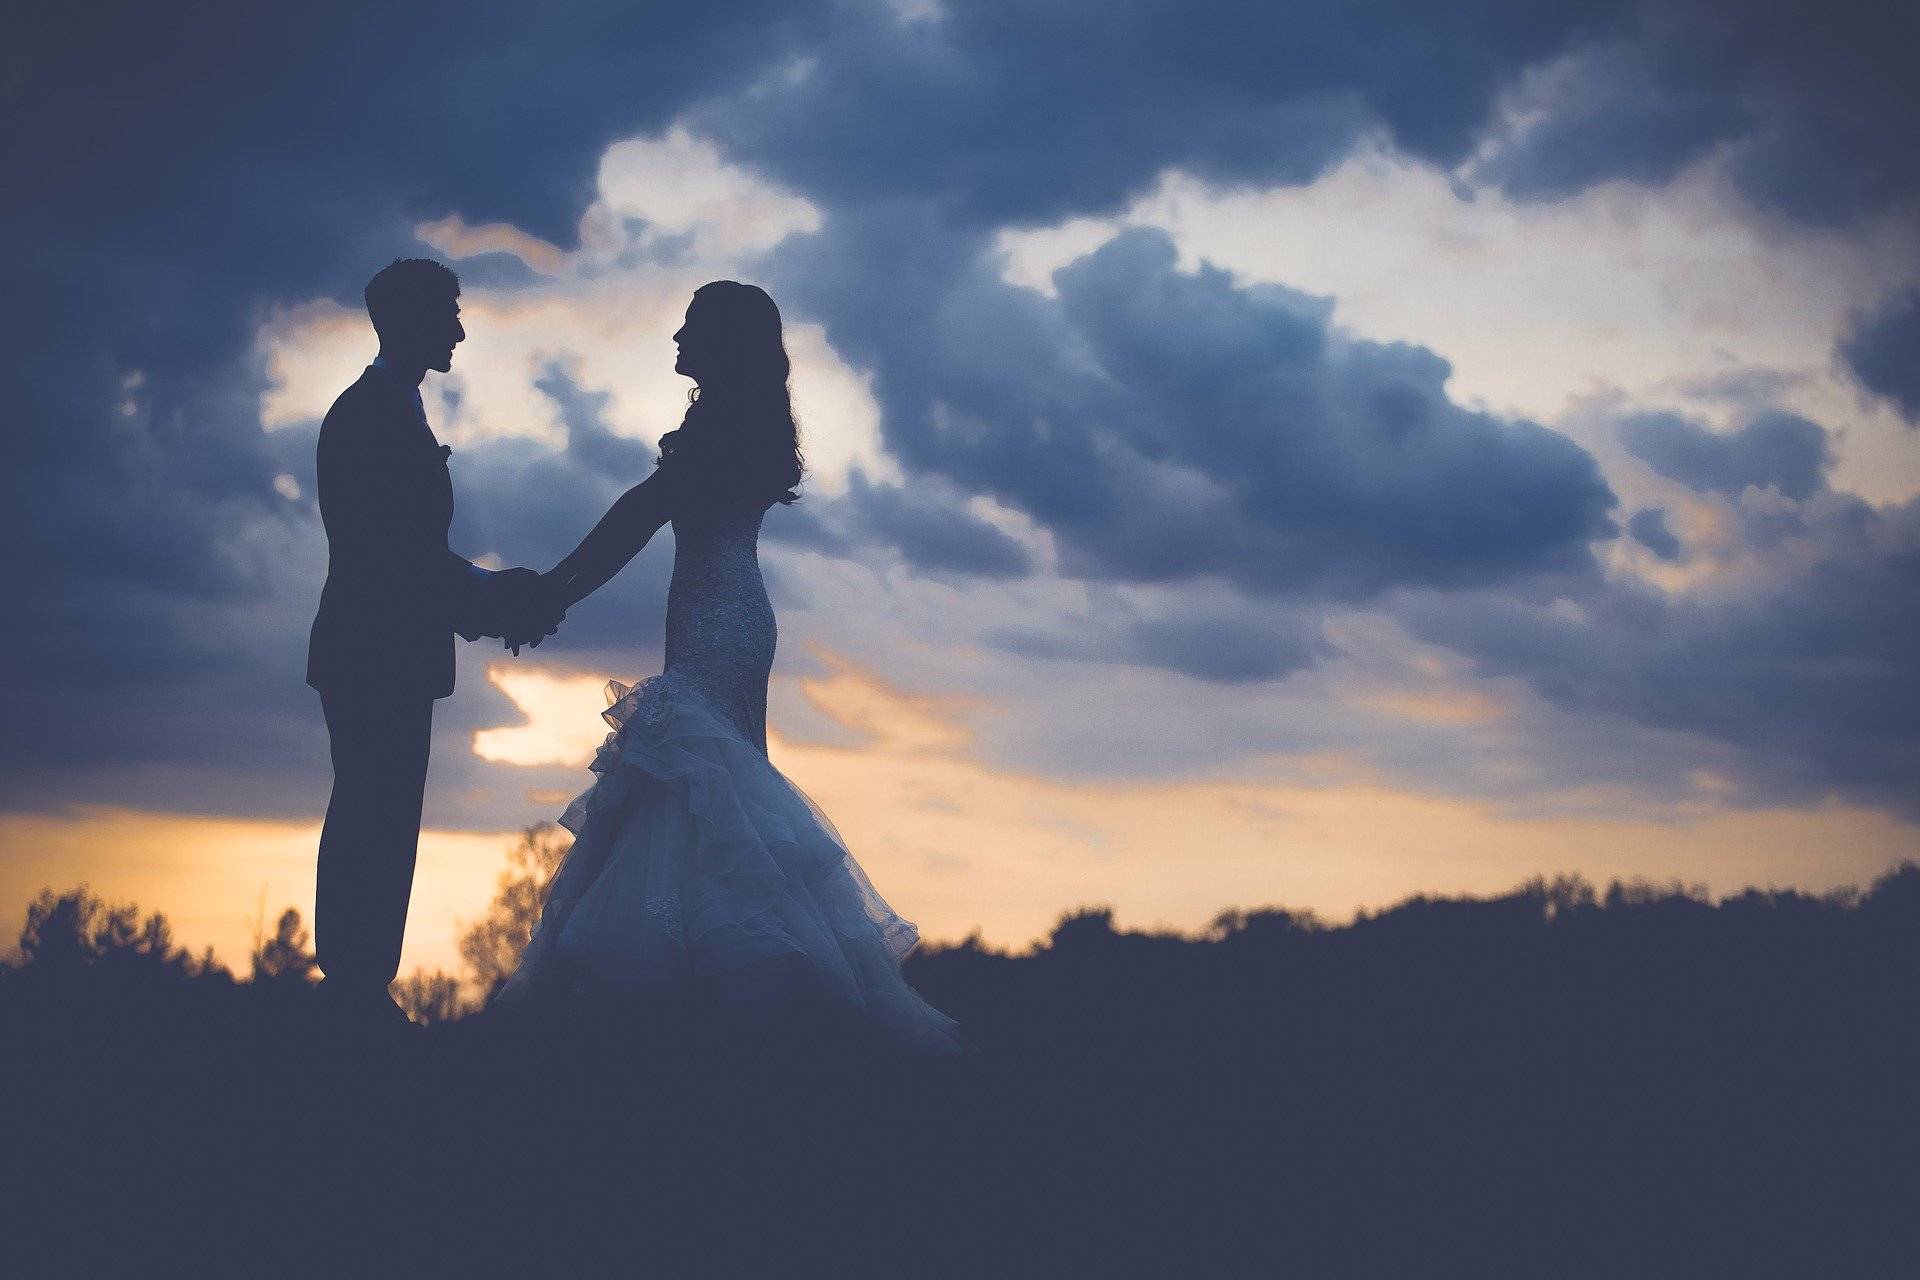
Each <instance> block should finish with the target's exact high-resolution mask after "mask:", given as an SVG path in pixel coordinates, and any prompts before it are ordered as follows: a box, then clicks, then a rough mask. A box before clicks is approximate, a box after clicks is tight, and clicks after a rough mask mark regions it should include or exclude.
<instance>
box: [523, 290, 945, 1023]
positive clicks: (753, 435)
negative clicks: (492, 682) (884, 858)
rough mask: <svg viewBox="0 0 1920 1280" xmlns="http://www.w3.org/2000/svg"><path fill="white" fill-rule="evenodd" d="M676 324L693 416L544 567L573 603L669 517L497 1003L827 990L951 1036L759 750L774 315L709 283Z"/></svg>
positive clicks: (780, 469)
mask: <svg viewBox="0 0 1920 1280" xmlns="http://www.w3.org/2000/svg"><path fill="white" fill-rule="evenodd" d="M673 336H674V341H675V343H676V344H678V346H679V350H680V354H679V359H678V360H677V361H676V362H675V364H674V370H675V372H677V373H681V374H684V375H685V376H687V377H689V378H692V379H693V380H694V382H695V383H696V384H697V386H696V389H695V391H694V392H693V394H692V396H691V397H690V403H689V405H688V408H687V412H686V417H685V419H684V420H683V421H682V422H681V424H680V426H679V428H678V429H677V430H674V431H670V432H668V433H667V434H666V435H665V436H664V437H662V439H661V441H660V461H659V465H658V467H657V469H656V470H655V471H654V472H653V474H652V475H650V476H649V477H648V478H647V479H646V480H644V481H642V482H641V483H640V484H638V485H636V486H635V487H633V488H632V489H630V490H628V491H627V492H626V493H625V494H624V495H622V496H621V498H620V499H619V501H617V502H615V503H614V504H613V507H612V508H611V509H610V510H609V511H608V512H607V514H606V515H605V516H604V517H603V518H602V519H601V520H600V522H599V524H597V525H596V526H594V528H593V531H592V532H590V533H589V534H588V535H587V536H586V538H585V539H584V540H583V541H582V542H581V543H580V545H579V546H578V547H577V548H575V549H574V551H573V553H572V554H571V555H569V556H568V557H567V558H566V559H565V560H562V561H561V562H560V563H559V564H558V565H557V566H555V567H554V569H553V570H552V571H551V572H550V573H547V574H544V575H542V582H543V584H544V587H545V590H546V592H547V593H548V594H549V596H550V598H551V600H552V602H553V605H554V608H555V610H556V611H557V610H558V609H560V608H564V607H569V606H571V605H572V604H574V603H575V602H576V601H579V600H580V599H582V598H584V597H585V596H587V595H589V594H590V593H592V592H593V591H594V590H596V589H597V588H599V587H600V586H601V585H602V584H603V583H605V582H606V581H607V580H608V579H609V578H611V577H613V575H614V574H615V573H617V572H619V570H620V569H621V568H622V567H623V566H624V565H625V564H626V563H627V562H628V561H629V560H631V559H632V558H633V557H634V555H635V554H637V553H638V552H639V551H640V549H641V548H642V547H644V546H645V545H646V544H647V542H648V540H649V539H650V538H652V537H653V535H654V533H656V532H657V531H658V530H659V529H660V527H661V526H662V525H664V524H667V523H669V522H670V523H671V524H672V525H673V529H674V556H673V580H672V583H671V585H670V587H669V589H668V592H667V620H666V632H667V634H666V662H665V669H664V670H663V671H662V672H661V673H660V674H659V675H657V676H653V677H650V678H648V679H646V680H642V681H640V682H639V683H638V684H635V685H632V686H628V685H622V684H620V683H618V682H613V683H610V684H609V685H608V694H609V697H610V699H611V701H612V705H611V706H610V707H609V708H608V710H607V711H606V712H605V713H604V714H605V717H606V719H607V721H608V722H609V723H610V724H612V725H613V732H612V733H611V734H609V735H608V737H607V740H606V742H605V744H604V745H603V746H602V747H601V748H600V752H599V755H598V757H597V758H596V759H595V760H594V761H593V765H592V768H593V772H594V773H595V774H596V775H598V776H597V778H596V780H595V781H594V783H593V785H592V786H591V787H589V788H588V789H587V790H586V792H584V793H583V794H582V795H581V796H580V797H579V798H578V799H576V800H575V801H574V802H573V803H572V805H570V806H569V807H568V808H567V810H566V812H565V814H564V815H563V816H562V817H561V819H560V821H561V824H562V825H563V826H565V827H566V828H567V829H568V830H570V831H572V832H573V834H574V843H573V848H572V850H571V852H570V853H569V854H568V855H567V857H566V860H565V861H564V862H563V863H562V864H561V866H560V868H559V870H558V871H557V872H556V874H555V876H554V879H553V883H552V887H551V888H550V890H549V891H548V896H547V900H546V904H545V906H544V908H543V910H542V913H541V917H540V920H539V923H538V924H537V925H536V927H535V929H534V932H533V938H532V941H531V942H530V943H529V944H528V946H527V949H526V952H525V953H524V955H523V956H522V958H521V961H520V964H519V967H518V968H517V969H516V971H515V972H514V973H513V975H512V976H511V977H510V978H509V979H508V981H507V983H506V985H505V986H504V987H503V988H502V989H501V992H500V994H499V996H498V997H496V1003H501V1004H505V1005H536V1004H540V1003H542V1002H544V1001H547V1000H550V999H555V998H561V999H570V998H580V997H586V998H588V999H590V1000H594V1001H601V1002H604V1001H612V1002H614V1003H616V1004H618V1003H621V1002H625V1003H627V1004H629V1005H630V1007H632V1008H635V1009H639V1008H646V1007H650V1004H651V1002H655V1001H658V1002H662V1003H664V1004H676V1003H678V1004H684V1002H686V1001H689V1000H690V1001H692V1002H694V1003H695V1004H704V1005H708V1006H714V1005H724V1006H729V1007H732V1008H737V1009H751V1008H758V1007H773V1008H777V1009H780V1010H783V1011H789V1012H790V1011H791V1010H793V1009H794V1008H796V1007H812V1006H809V1005H806V1004H805V1003H804V1002H805V1001H808V1000H819V1001H821V1002H822V1007H824V1008H827V1009H830V1010H833V1011H836V1012H839V1013H852V1014H855V1015H857V1016H858V1019H859V1021H860V1022H861V1024H862V1025H865V1026H868V1027H877V1028H878V1029H879V1030H881V1031H883V1032H884V1033H886V1034H887V1036H888V1037H889V1038H892V1039H896V1040H898V1041H901V1042H904V1043H906V1044H907V1045H910V1046H912V1047H917V1048H926V1049H934V1050H941V1049H950V1048H954V1047H957V1044H958V1041H957V1035H956V1031H957V1027H956V1024H955V1023H954V1022H953V1020H952V1019H950V1018H948V1017H947V1016H946V1015H945V1014H943V1013H941V1012H940V1011H939V1010H937V1009H935V1008H933V1007H932V1006H931V1005H929V1004H928V1003H927V1002H926V1001H925V1000H923V999H921V997H920V996H919V994H918V993H917V992H915V991H914V990H913V988H912V987H910V986H909V985H908V984H907V982H906V980H905V978H904V977H903V976H902V975H901V972H900V963H901V961H902V960H904V959H905V958H906V956H907V954H908V953H909V952H910V951H911V950H912V949H913V947H914V946H915V945H916V944H917V942H918V940H919V931H918V930H917V929H916V928H915V927H914V926H913V925H912V924H910V923H909V922H908V921H906V920H904V919H902V918H901V917H900V916H899V915H897V914H895V913H894V911H893V910H892V909H891V908H890V907H888V905H887V904H886V903H885V902H884V901H882V900H881V898H880V895H879V894H878V893H877V892H876V891H875V890H874V887H873V885H872V883H871V882H870V881H869V880H868V879H867V877H866V874H865V873H864V872H862V871H861V869H860V867H859V865H858V864H857V863H856V862H855V861H854V860H853V856H852V855H851V854H850V853H849V852H848V851H847V847H846V845H845V843H844V842H843V841H842V840H841V838H840V835H839V833H838V832H837V831H836V830H835V829H834V827H833V824H832V822H831V821H829V820H828V818H827V816H826V815H825V814H824V813H822V812H821V811H820V809H819V807H818V806H817V805H815V804H814V803H813V802H812V801H811V800H810V799H809V798H808V797H807V796H806V795H805V793H803V792H802V791H801V790H800V789H799V788H798V787H796V786H795V785H794V784H793V783H791V782H789V781H788V780H787V778H786V777H785V776H784V775H782V774H781V773H780V772H779V770H777V769H775V768H774V766H773V764H772V762H771V761H769V760H768V758H767V677H768V674H769V672H770V671H771V669H772V666H773V653H774V638H775V626H774V617H773V608H772V606H771V604H770V603H769V602H768V600H767V592H766V586H765V584H764V583H763V581H762V579H761V576H760V562H759V556H758V549H757V543H758V539H759V535H760V522H761V518H762V517H763V516H764V515H765V513H766V511H767V508H768V507H769V506H771V505H772V504H773V503H775V502H783V503H790V502H793V501H796V500H797V497H798V495H797V494H796V493H795V492H794V487H795V486H796V485H797V484H798V483H799V481H800V475H801V457H800V451H799V447H798V439H797V432H796V429H795V426H794V420H793V408H792V403H791V400H790V398H789V395H788V390H787V377H788V371H789V369H788V361H787V353H786V348H785V344H784V342H783V340H782V335H781V325H780V312H779V309H778V308H776V307H775V306H774V303H773V299H772V298H770V297H768V296H767V294H766V293H765V292H764V291H762V290H760V289H758V288H755V287H754V286H752V285H746V284H739V283H736V282H734V281H731V280H721V281H716V282H714V283H712V284H708V285H704V286H702V287H701V288H700V289H699V290H697V291H696V292H695V293H694V295H693V301H692V303H691V304H690V305H689V306H688V308H687V315H686V323H685V324H684V325H683V326H682V327H681V328H680V330H679V332H677V333H675V334H674V335H673ZM506 639H507V642H508V643H509V644H518V643H530V642H532V641H533V640H535V639H537V636H534V635H531V634H529V635H528V636H524V637H522V636H512V635H510V636H508V637H506Z"/></svg>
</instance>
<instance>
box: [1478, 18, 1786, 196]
mask: <svg viewBox="0 0 1920 1280" xmlns="http://www.w3.org/2000/svg"><path fill="white" fill-rule="evenodd" d="M1677 56H1678V55H1677V51H1675V50H1673V49H1661V48H1651V47H1649V46H1648V45H1645V44H1638V43H1627V42H1619V43H1613V44H1607V45H1602V46H1599V47H1594V48H1590V49H1587V50H1583V51H1582V52H1581V53H1580V54H1579V56H1577V57H1575V58H1573V59H1571V60H1569V61H1568V62H1567V63H1565V64H1564V65H1563V67H1562V68H1561V69H1560V70H1561V73H1560V75H1559V76H1557V77H1555V78H1554V80H1553V83H1552V91H1553V101H1554V106H1553V107H1552V108H1551V109H1550V110H1549V112H1548V114H1547V115H1546V116H1545V117H1544V118H1543V119H1541V120H1539V121H1538V122H1537V123H1536V124H1534V125H1533V126H1532V127H1530V128H1528V129H1527V130H1526V132H1525V133H1524V134H1523V135H1521V136H1520V137H1519V138H1518V139H1517V140H1515V141H1514V142H1512V143H1511V144H1509V145H1506V146H1503V147H1501V148H1500V149H1499V150H1498V151H1496V152H1495V153H1494V154H1493V155H1492V156H1491V157H1489V158H1488V159H1487V160H1485V161H1484V162H1482V163H1480V164H1477V165H1475V166H1474V168H1473V176H1474V178H1475V179H1476V180H1478V181H1480V182H1490V183H1493V184H1495V185H1497V186H1500V187H1501V188H1503V189H1504V190H1506V191H1507V193H1508V194H1510V195H1514V196H1518V197H1520V198H1523V199H1532V200H1542V199H1557V198H1560V197H1563V196H1569V195H1574V194H1577V193H1579V192H1580V191H1582V190H1584V189H1585V188H1586V187H1588V186H1590V185H1592V184H1593V183H1595V182H1600V181H1604V180H1606V179H1609V178H1627V179H1631V180H1633V181H1636V182H1646V183H1661V182H1665V181H1666V180H1668V179H1669V178H1671V177H1672V176H1673V175H1674V174H1675V173H1676V172H1678V171H1679V170H1680V168H1681V167H1682V166H1683V165H1685V164H1686V163H1687V162H1688V161H1690V160H1692V159H1694V158H1695V157H1696V156H1698V155H1699V154H1700V152H1701V150H1702V149H1703V148H1705V147H1707V146H1709V145H1711V144H1712V143H1714V142H1716V141H1718V140H1720V139H1722V138H1725V137H1728V136H1729V135H1732V134H1735V133H1738V132H1740V131H1742V130H1744V129H1746V128H1748V127H1750V126H1751V124H1752V118H1751V116H1750V114H1749V113H1748V111H1746V110H1745V109H1744V108H1743V107H1742V105H1741V104H1740V103H1739V101H1738V100H1737V99H1735V98H1732V97H1729V96H1727V95H1726V94H1725V93H1723V92H1721V90H1720V89H1719V88H1718V87H1717V86H1715V85H1713V84H1710V83H1706V82H1704V81H1703V80H1701V79H1700V78H1698V77H1695V76H1691V75H1690V74H1689V70H1690V69H1689V68H1688V67H1686V66H1684V65H1679V66H1676V65H1671V64H1672V63H1673V61H1674V59H1675V58H1676V57H1677Z"/></svg>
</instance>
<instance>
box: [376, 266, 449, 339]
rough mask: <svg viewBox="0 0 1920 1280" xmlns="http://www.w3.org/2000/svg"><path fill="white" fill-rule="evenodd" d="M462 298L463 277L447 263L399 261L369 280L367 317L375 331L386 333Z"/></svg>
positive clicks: (385, 267)
mask: <svg viewBox="0 0 1920 1280" xmlns="http://www.w3.org/2000/svg"><path fill="white" fill-rule="evenodd" d="M459 296H460V277H459V276H457V275H455V274H453V269H452V268H451V267H449V266H447V265H446V264H445V263H444V262H435V261H434V260H433V259H432V258H400V259H397V260H395V261H393V262H390V263H388V264H387V265H386V266H384V267H382V268H380V270H379V271H377V272H376V273H374V277H373V279H371V280H369V281H367V293H366V298H367V315H368V317H369V318H370V319H372V321H373V327H374V331H375V332H377V333H384V332H386V330H387V328H388V326H389V325H398V326H402V327H404V326H405V324H406V323H407V321H408V320H409V319H411V318H413V317H416V316H420V315H422V314H425V313H426V312H427V311H428V310H430V309H431V308H432V307H434V306H435V305H436V304H438V303H442V302H448V301H451V300H452V299H454V298H457V297H459Z"/></svg>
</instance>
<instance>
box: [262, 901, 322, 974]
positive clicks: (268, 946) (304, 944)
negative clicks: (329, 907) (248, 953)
mask: <svg viewBox="0 0 1920 1280" xmlns="http://www.w3.org/2000/svg"><path fill="white" fill-rule="evenodd" d="M308 941H309V935H308V933H307V930H306V927H305V926H304V925H303V924H301V922H300V912H299V911H298V910H297V909H295V908H293V907H288V908H287V909H286V910H285V911H282V912H281V913H280V920H279V922H278V923H277V924H276V925H275V926H274V930H273V936H272V937H270V938H259V939H256V941H255V943H254V948H253V980H254V981H255V982H256V983H279V982H288V983H307V982H312V981H314V976H313V974H314V966H315V964H316V963H317V961H316V960H315V959H314V955H313V951H312V949H311V948H310V947H309V946H308Z"/></svg>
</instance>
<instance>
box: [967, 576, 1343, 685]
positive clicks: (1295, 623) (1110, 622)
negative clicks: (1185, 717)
mask: <svg viewBox="0 0 1920 1280" xmlns="http://www.w3.org/2000/svg"><path fill="white" fill-rule="evenodd" d="M1095 598H1096V601H1097V603H1098V605H1099V608H1098V611H1097V612H1093V613H1088V614H1082V615H1080V616H1077V617H1070V618H1065V619H1062V620H1060V621H1059V622H1057V623H1056V624H1055V625H1054V626H1053V627H1051V628H1050V629H1047V630H1040V629H1036V628H1031V627H1003V628H999V629H996V630H994V631H992V632H990V633H988V635H987V636H986V637H985V638H986V640H987V641H988V643H990V644H992V645H994V646H995V647H996V648H999V649H1001V650H1004V651H1005V652H1007V653H1012V654H1017V655H1019V656H1021V657H1026V658H1043V659H1048V660H1053V661H1075V662H1116V663H1130V664H1133V665H1136V666H1146V667H1159V668H1161V669H1163V670H1167V671H1177V672H1179V673H1180V674H1181V675H1187V676H1193V677H1194V678H1196V679H1199V680H1205V681H1208V682H1210V683H1213V684H1229V685H1231V684H1249V683H1255V682H1259V681H1264V680H1277V679H1281V678H1283V677H1285V676H1289V675H1292V674H1293V673H1294V672H1296V671H1303V670H1306V669H1307V668H1309V667H1312V666H1313V665H1315V664H1316V663H1317V662H1319V661H1320V660H1321V659H1323V658H1326V657H1328V656H1330V655H1331V654H1332V653H1333V646H1332V645H1331V644H1329V643H1328V642H1327V639H1326V636H1325V634H1324V633H1323V631H1322V629H1321V622H1320V619H1319V618H1318V617H1317V616H1316V615H1315V614H1314V613H1313V612H1312V611H1311V610H1297V609H1292V608H1288V607H1286V606H1276V605H1273V604H1256V603H1252V602H1247V601H1226V602H1223V601H1219V600H1213V601H1195V602H1191V603H1186V604H1183V605H1181V606H1180V607H1178V608H1176V609H1175V610H1172V611H1162V612H1141V611H1140V610H1139V609H1137V608H1135V607H1134V606H1132V605H1130V604H1128V603H1127V602H1125V601H1123V600H1117V599H1113V598H1111V597H1110V596H1107V595H1104V594H1102V593H1096V597H1095Z"/></svg>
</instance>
